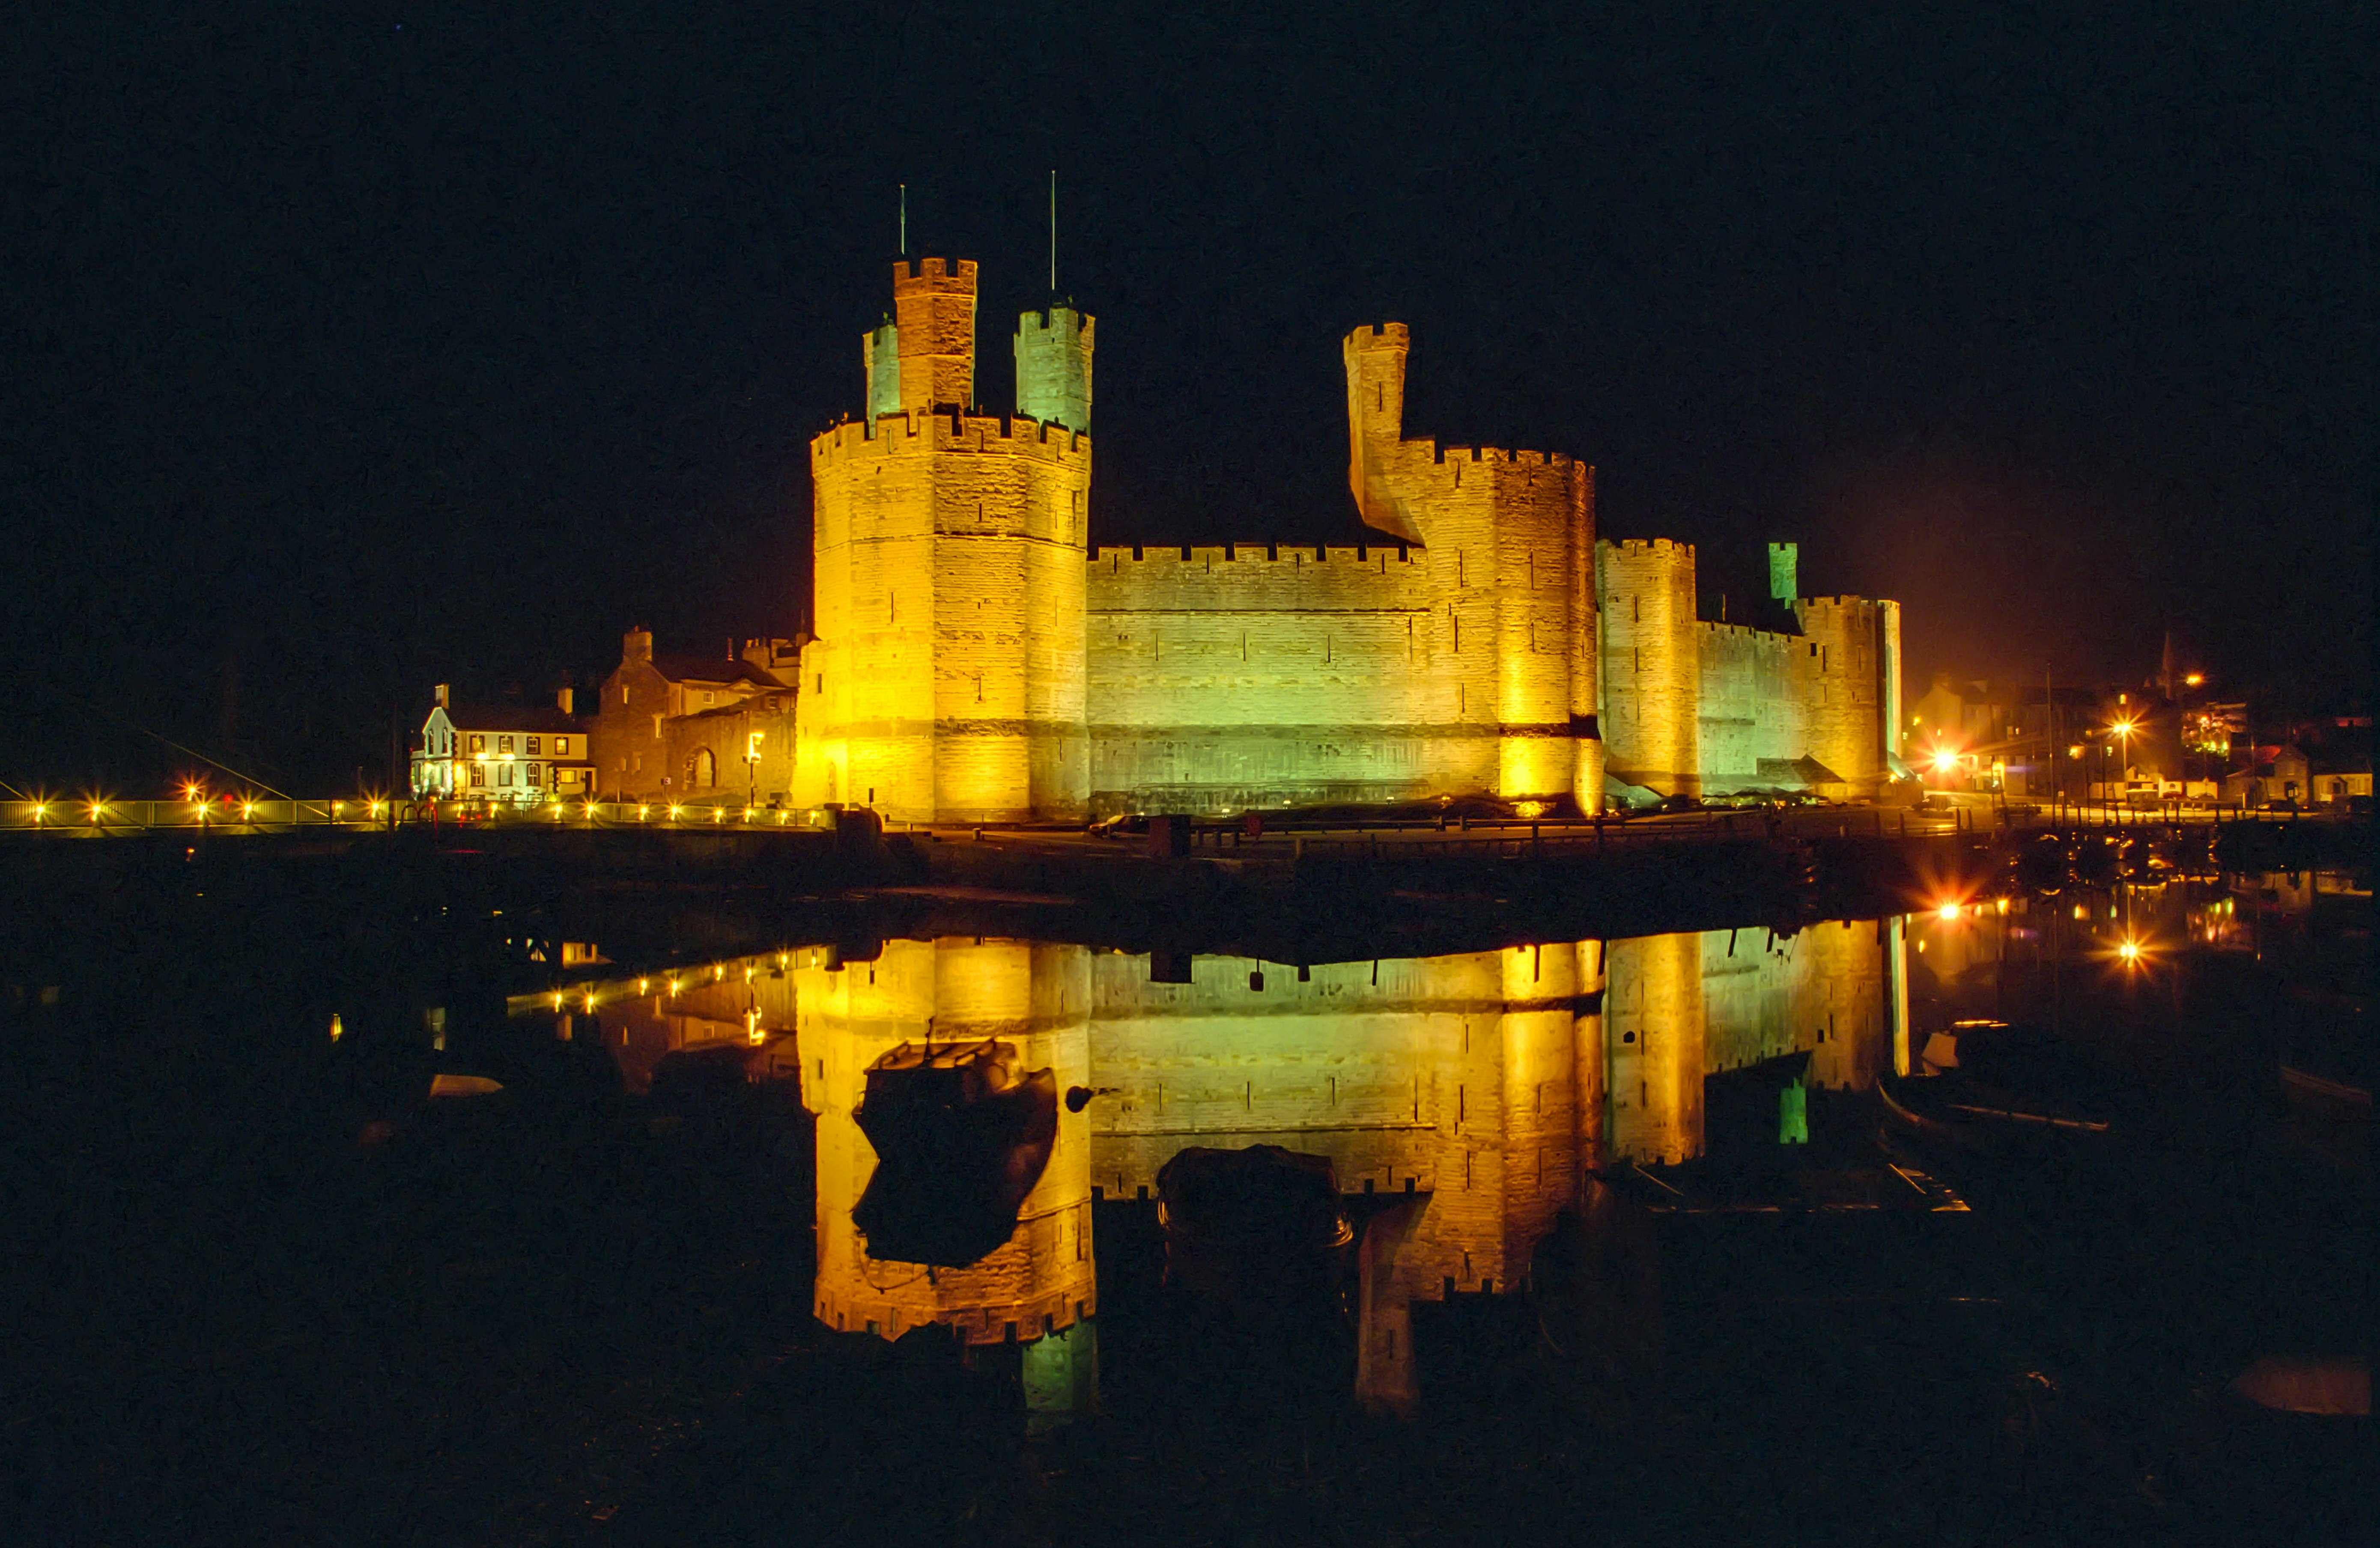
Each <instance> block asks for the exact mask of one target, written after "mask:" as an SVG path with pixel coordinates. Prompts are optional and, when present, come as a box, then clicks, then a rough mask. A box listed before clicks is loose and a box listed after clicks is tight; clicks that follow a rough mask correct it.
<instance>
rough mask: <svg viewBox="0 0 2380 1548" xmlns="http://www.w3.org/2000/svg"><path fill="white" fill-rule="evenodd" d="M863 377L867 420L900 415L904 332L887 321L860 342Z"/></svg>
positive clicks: (887, 319) (877, 326) (890, 320)
mask: <svg viewBox="0 0 2380 1548" xmlns="http://www.w3.org/2000/svg"><path fill="white" fill-rule="evenodd" d="M859 362H860V371H861V374H862V375H863V376H864V377H865V378H866V379H867V383H868V417H869V418H870V419H878V418H881V417H883V416H885V415H887V414H898V413H900V412H901V330H900V329H899V328H898V327H897V326H895V325H894V324H893V321H892V319H891V318H889V317H888V318H886V319H885V320H883V321H882V322H880V323H878V324H877V325H876V328H875V331H874V332H872V333H868V335H867V336H866V337H864V338H862V339H861V340H860V341H859Z"/></svg>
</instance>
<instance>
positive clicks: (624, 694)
mask: <svg viewBox="0 0 2380 1548" xmlns="http://www.w3.org/2000/svg"><path fill="white" fill-rule="evenodd" d="M627 702H628V685H627V684H626V683H621V684H620V703H621V704H622V705H625V704H626V703H627Z"/></svg>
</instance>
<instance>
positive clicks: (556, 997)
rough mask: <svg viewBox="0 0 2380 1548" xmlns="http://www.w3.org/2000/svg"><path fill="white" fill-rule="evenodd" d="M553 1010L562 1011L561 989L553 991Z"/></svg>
mask: <svg viewBox="0 0 2380 1548" xmlns="http://www.w3.org/2000/svg"><path fill="white" fill-rule="evenodd" d="M553 1008H554V1009H555V1010H561V1009H562V991H561V990H559V989H556V990H554V991H553Z"/></svg>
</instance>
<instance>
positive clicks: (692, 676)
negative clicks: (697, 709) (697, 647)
mask: <svg viewBox="0 0 2380 1548" xmlns="http://www.w3.org/2000/svg"><path fill="white" fill-rule="evenodd" d="M652 668H653V670H654V671H657V672H659V673H661V674H662V676H663V677H666V678H668V679H669V680H670V681H671V682H672V683H751V684H752V685H753V686H754V687H756V688H783V687H784V686H785V684H784V683H780V682H778V681H777V679H776V678H775V677H773V676H771V675H770V674H769V673H768V672H765V671H761V670H760V669H759V668H758V667H756V666H754V665H753V664H752V663H751V662H749V661H747V660H744V659H741V658H736V659H729V658H727V657H725V656H656V657H654V658H653V659H652Z"/></svg>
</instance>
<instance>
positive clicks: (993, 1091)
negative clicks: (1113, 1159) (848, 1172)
mask: <svg viewBox="0 0 2380 1548" xmlns="http://www.w3.org/2000/svg"><path fill="white" fill-rule="evenodd" d="M1018 1063H1019V1061H1018V1058H1017V1054H1016V1048H1015V1046H1014V1045H1013V1044H1009V1043H1002V1042H1000V1041H998V1040H996V1039H991V1038H985V1039H981V1040H975V1041H965V1042H953V1043H942V1044H936V1043H932V1042H925V1043H903V1044H901V1045H899V1046H897V1047H894V1048H892V1049H891V1050H890V1051H888V1052H887V1053H885V1054H884V1056H883V1057H882V1058H879V1059H878V1060H877V1061H876V1062H875V1063H874V1064H871V1065H869V1066H868V1084H867V1090H866V1093H865V1094H864V1095H863V1096H862V1098H861V1100H860V1105H859V1108H858V1110H857V1111H856V1113H854V1114H853V1115H852V1116H853V1118H854V1119H855V1120H856V1122H857V1123H858V1125H859V1131H860V1132H861V1133H862V1134H864V1135H866V1136H867V1139H868V1143H869V1144H870V1145H872V1146H873V1147H875V1151H876V1172H875V1175H874V1176H872V1177H871V1178H869V1179H868V1189H867V1191H866V1192H864V1193H862V1194H861V1195H860V1199H859V1203H857V1204H856V1206H855V1207H854V1208H853V1210H852V1212H851V1218H852V1223H853V1224H855V1225H856V1226H857V1227H858V1228H859V1229H860V1232H861V1234H862V1235H863V1236H865V1237H866V1238H867V1240H868V1256H869V1257H871V1258H880V1259H888V1260H892V1261H894V1262H898V1263H911V1264H933V1265H937V1266H940V1267H946V1268H957V1267H964V1266H965V1265H966V1264H973V1263H979V1262H981V1261H982V1260H983V1259H985V1258H987V1257H989V1256H990V1255H991V1253H992V1252H996V1251H997V1250H998V1249H999V1248H1000V1247H1001V1246H1002V1243H1004V1242H1006V1241H1007V1240H1008V1239H1009V1238H1010V1237H1011V1236H1013V1235H1014V1234H1015V1231H1016V1212H1017V1210H1018V1209H1019V1208H1020V1207H1021V1206H1022V1205H1023V1204H1024V1203H1025V1196H1026V1194H1028V1193H1030V1192H1032V1191H1033V1185H1034V1184H1035V1183H1037V1182H1038V1181H1040V1179H1041V1172H1042V1169H1043V1168H1044V1167H1047V1166H1048V1165H1049V1164H1050V1147H1051V1146H1052V1145H1053V1144H1054V1143H1056V1141H1057V1137H1058V1083H1057V1079H1056V1077H1055V1076H1054V1075H1053V1074H1052V1073H1051V1072H1050V1070H1022V1069H1020V1068H1019V1067H1018Z"/></svg>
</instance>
